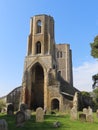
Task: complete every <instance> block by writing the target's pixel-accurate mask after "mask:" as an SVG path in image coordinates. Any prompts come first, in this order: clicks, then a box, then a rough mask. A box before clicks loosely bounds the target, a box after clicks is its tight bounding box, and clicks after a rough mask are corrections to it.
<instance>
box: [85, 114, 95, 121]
mask: <svg viewBox="0 0 98 130" xmlns="http://www.w3.org/2000/svg"><path fill="white" fill-rule="evenodd" d="M86 121H87V122H94V118H93V116H92V115H87V116H86Z"/></svg>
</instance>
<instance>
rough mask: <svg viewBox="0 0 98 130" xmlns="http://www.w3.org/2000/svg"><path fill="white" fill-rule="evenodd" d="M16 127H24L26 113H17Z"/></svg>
mask: <svg viewBox="0 0 98 130" xmlns="http://www.w3.org/2000/svg"><path fill="white" fill-rule="evenodd" d="M15 119H16V126H17V127H20V126H23V125H24V123H25V113H24V112H23V111H18V112H17V113H16V118H15Z"/></svg>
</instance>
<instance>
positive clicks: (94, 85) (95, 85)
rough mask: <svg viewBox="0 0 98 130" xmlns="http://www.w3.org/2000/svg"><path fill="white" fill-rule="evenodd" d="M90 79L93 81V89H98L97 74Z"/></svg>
mask: <svg viewBox="0 0 98 130" xmlns="http://www.w3.org/2000/svg"><path fill="white" fill-rule="evenodd" d="M92 79H93V81H94V83H93V89H94V88H95V87H98V74H95V75H93V76H92Z"/></svg>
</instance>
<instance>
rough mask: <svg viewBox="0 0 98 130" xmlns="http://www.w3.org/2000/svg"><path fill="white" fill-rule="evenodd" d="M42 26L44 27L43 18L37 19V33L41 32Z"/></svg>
mask: <svg viewBox="0 0 98 130" xmlns="http://www.w3.org/2000/svg"><path fill="white" fill-rule="evenodd" d="M41 27H42V22H41V20H38V21H37V33H41Z"/></svg>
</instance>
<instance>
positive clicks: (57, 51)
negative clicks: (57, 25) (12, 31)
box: [21, 15, 74, 111]
mask: <svg viewBox="0 0 98 130" xmlns="http://www.w3.org/2000/svg"><path fill="white" fill-rule="evenodd" d="M70 52H71V50H70V46H69V45H68V44H64V45H63V44H62V45H56V44H55V37H54V19H53V17H51V16H48V15H36V16H34V17H32V18H31V22H30V34H29V36H28V49H27V56H26V57H25V62H24V73H23V81H22V94H21V102H22V103H25V104H27V105H28V107H29V108H31V109H33V110H36V108H37V107H42V108H47V110H49V111H50V110H51V109H59V110H60V111H62V110H63V109H65V108H64V107H65V102H66V100H67V99H66V98H65V95H63V94H64V93H65V94H66V92H64V93H63V94H62V91H63V90H64V91H65V88H64V89H63V87H64V86H63V87H62V83H61V82H60V81H61V78H62V79H63V80H64V81H66V82H67V87H68V85H69V88H72V87H73V86H72V87H70V86H71V85H72V61H71V53H70ZM60 64H62V65H60ZM59 76H60V77H61V78H59ZM65 87H66V86H65ZM71 92H72V93H74V90H72V91H71ZM69 93H70V92H69ZM69 95H70V94H69Z"/></svg>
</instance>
